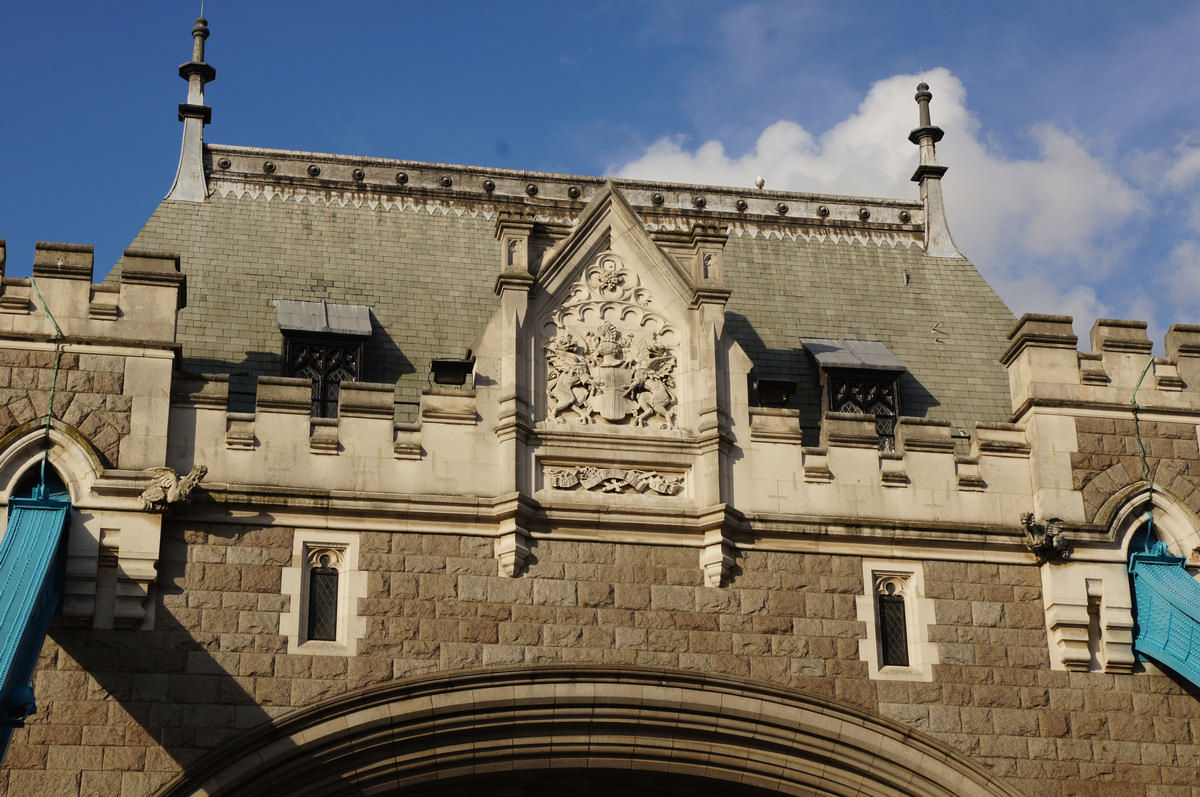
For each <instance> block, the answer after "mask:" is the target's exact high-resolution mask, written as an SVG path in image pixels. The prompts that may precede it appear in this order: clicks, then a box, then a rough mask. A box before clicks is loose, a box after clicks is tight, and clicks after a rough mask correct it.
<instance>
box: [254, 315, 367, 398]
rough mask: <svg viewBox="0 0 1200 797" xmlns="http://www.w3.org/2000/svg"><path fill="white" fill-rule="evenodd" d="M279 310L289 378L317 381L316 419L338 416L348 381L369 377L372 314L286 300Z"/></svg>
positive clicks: (314, 387)
mask: <svg viewBox="0 0 1200 797" xmlns="http://www.w3.org/2000/svg"><path fill="white" fill-rule="evenodd" d="M274 305H275V307H276V308H277V309H278V311H279V331H280V332H282V333H283V376H289V377H294V378H300V379H309V380H312V415H313V417H314V418H333V417H336V416H337V408H338V397H339V395H340V392H341V384H342V382H358V381H361V380H362V378H363V369H362V365H363V349H364V347H365V344H366V341H367V338H369V337H370V336H371V309H370V308H369V307H365V306H362V305H352V304H330V303H329V302H324V301H321V302H298V301H291V300H286V299H276V300H275V302H274Z"/></svg>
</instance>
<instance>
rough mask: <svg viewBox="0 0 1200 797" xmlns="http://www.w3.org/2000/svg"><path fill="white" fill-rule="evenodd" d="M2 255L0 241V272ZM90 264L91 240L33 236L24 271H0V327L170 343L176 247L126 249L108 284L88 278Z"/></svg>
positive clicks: (17, 333) (22, 333)
mask: <svg viewBox="0 0 1200 797" xmlns="http://www.w3.org/2000/svg"><path fill="white" fill-rule="evenodd" d="M4 263H5V252H4V244H3V241H0V273H2V272H3V266H4ZM93 269H94V253H93V249H92V247H91V246H84V245H81V244H62V243H46V242H44V241H39V242H38V243H37V245H36V249H35V253H34V259H33V277H32V278H26V279H18V278H11V277H3V278H2V279H0V335H4V336H6V337H22V338H35V339H46V338H62V339H65V340H68V341H78V340H85V339H86V340H88V341H89V342H92V343H136V344H137V345H138V346H141V347H159V348H161V347H163V346H167V345H172V344H174V343H175V315H176V311H177V310H178V309H179V308H180V307H183V306H184V303H185V301H186V288H185V285H186V281H185V278H184V276H183V274H182V273H180V269H179V256H178V255H175V254H171V253H165V252H148V251H141V250H136V249H127V250H126V251H125V257H124V268H123V269H122V272H121V278H120V280H119V281H118V282H116V283H115V284H107V283H102V284H96V283H94V282H92V279H93ZM47 313H48V314H49V315H47ZM51 320H52V322H53V323H48V321H51Z"/></svg>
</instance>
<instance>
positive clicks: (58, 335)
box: [29, 277, 64, 499]
mask: <svg viewBox="0 0 1200 797" xmlns="http://www.w3.org/2000/svg"><path fill="white" fill-rule="evenodd" d="M29 284H30V285H32V286H33V292H34V293H36V294H37V297H38V301H39V302H40V303H41V305H42V309H43V310H45V311H46V317H47V318H49V319H50V323H51V324H53V325H54V374H53V375H52V376H51V378H50V402H49V403H48V404H47V405H46V426H45V429H46V437H45V449H44V450H43V451H42V480H41V481H42V483H41V484H39V485H38V488H37V493H38V498H43V499H44V498H45V497H46V461H47V460H49V459H50V420H51V418H52V417H53V416H54V393H55V390H57V388H58V369H59V366H60V365H61V364H62V349H63V343H62V339H63V337H64V336H63V331H62V327H60V326H59V325H58V321H57V320H56V319H55V318H54V313H51V312H50V307H49V306H48V305H47V304H46V300H45V299H44V298H42V292H41V290H39V289H38V285H37V280H35V279H34V278H33V277H30V278H29Z"/></svg>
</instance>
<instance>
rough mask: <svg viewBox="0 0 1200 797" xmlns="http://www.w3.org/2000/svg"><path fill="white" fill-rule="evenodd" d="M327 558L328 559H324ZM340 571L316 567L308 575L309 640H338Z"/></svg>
mask: <svg viewBox="0 0 1200 797" xmlns="http://www.w3.org/2000/svg"><path fill="white" fill-rule="evenodd" d="M323 558H327V557H323ZM337 608H338V571H337V569H336V568H332V567H314V568H313V569H312V570H310V571H309V573H308V636H307V639H320V640H326V641H330V642H332V641H335V640H336V639H337V615H338V612H337Z"/></svg>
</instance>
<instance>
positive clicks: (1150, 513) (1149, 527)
mask: <svg viewBox="0 0 1200 797" xmlns="http://www.w3.org/2000/svg"><path fill="white" fill-rule="evenodd" d="M1151 365H1154V357H1153V356H1151V357H1150V359H1149V360H1148V361H1147V362H1146V367H1145V368H1143V369H1142V375H1141V376H1139V377H1138V381H1137V384H1136V385H1134V386H1133V395H1131V396H1130V397H1129V403H1130V404H1132V405H1133V432H1134V434H1136V435H1137V444H1138V458H1139V459H1141V461H1142V481H1144V482H1146V484H1147V485H1148V486H1149V489H1150V493H1149V496H1150V508H1149V509H1148V510H1147V511H1146V541H1145V548H1146V550H1149V548H1150V545H1151V544H1152V541H1153V539H1154V480H1153V479H1151V478H1150V465H1149V463H1147V462H1146V445H1145V443H1143V442H1142V421H1141V418H1140V417H1139V416H1138V410H1140V409H1141V408H1142V407H1141V405H1140V404H1138V400H1137V392H1138V389H1139V388H1141V386H1142V380H1143V379H1145V378H1146V374H1147V373H1148V372H1149V371H1150V366H1151Z"/></svg>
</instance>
